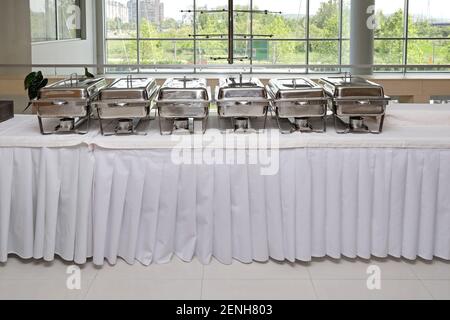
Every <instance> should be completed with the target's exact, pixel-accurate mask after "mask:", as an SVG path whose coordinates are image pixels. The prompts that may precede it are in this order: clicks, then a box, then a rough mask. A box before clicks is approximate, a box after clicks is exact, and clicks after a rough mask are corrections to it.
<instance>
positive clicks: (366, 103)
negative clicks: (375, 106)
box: [357, 100, 370, 105]
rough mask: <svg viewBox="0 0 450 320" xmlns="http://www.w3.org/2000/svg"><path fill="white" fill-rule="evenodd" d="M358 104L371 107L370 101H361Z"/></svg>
mask: <svg viewBox="0 0 450 320" xmlns="http://www.w3.org/2000/svg"><path fill="white" fill-rule="evenodd" d="M357 103H358V104H360V105H369V104H370V101H369V100H360V101H357Z"/></svg>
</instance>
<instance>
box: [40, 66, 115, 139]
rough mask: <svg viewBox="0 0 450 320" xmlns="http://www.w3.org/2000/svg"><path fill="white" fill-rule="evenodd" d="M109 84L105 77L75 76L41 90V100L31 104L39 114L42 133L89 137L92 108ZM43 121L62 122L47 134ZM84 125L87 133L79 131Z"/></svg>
mask: <svg viewBox="0 0 450 320" xmlns="http://www.w3.org/2000/svg"><path fill="white" fill-rule="evenodd" d="M106 85H107V84H106V80H105V79H104V78H98V79H87V78H79V77H78V76H77V75H76V74H75V75H71V76H70V78H69V79H65V80H62V81H58V82H56V83H54V84H52V85H49V86H47V87H45V88H42V89H41V90H40V91H39V96H38V99H37V100H34V101H32V103H33V106H34V107H35V108H36V111H37V116H38V120H39V128H40V130H41V133H42V134H44V135H47V134H66V133H77V134H86V133H87V132H88V131H89V124H90V119H91V105H92V103H93V101H94V100H95V99H97V97H98V95H99V92H100V91H101V90H102V89H103V88H105V87H106ZM43 119H54V120H56V121H59V124H58V125H57V126H56V127H54V129H53V130H52V131H46V130H45V129H44V122H43ZM84 124H85V125H86V128H85V130H80V127H81V126H82V125H84Z"/></svg>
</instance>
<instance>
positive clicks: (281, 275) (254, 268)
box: [204, 260, 309, 279]
mask: <svg viewBox="0 0 450 320" xmlns="http://www.w3.org/2000/svg"><path fill="white" fill-rule="evenodd" d="M204 274H205V276H204V278H205V279H309V273H308V266H307V265H306V264H300V263H288V262H276V261H272V260H271V261H269V262H266V263H258V262H254V263H251V264H244V263H241V262H237V261H234V262H233V264H232V265H224V264H221V263H220V262H218V261H216V260H213V261H212V262H211V264H210V265H207V266H205V273H204Z"/></svg>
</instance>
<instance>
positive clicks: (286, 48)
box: [253, 40, 306, 65]
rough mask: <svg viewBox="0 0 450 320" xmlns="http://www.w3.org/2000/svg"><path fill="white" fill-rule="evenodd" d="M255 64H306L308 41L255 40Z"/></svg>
mask: <svg viewBox="0 0 450 320" xmlns="http://www.w3.org/2000/svg"><path fill="white" fill-rule="evenodd" d="M253 63H254V64H302V65H303V64H306V41H267V40H254V42H253Z"/></svg>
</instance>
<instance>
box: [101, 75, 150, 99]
mask: <svg viewBox="0 0 450 320" xmlns="http://www.w3.org/2000/svg"><path fill="white" fill-rule="evenodd" d="M156 89H157V85H156V81H155V80H154V79H152V78H131V79H130V78H128V79H127V78H121V79H117V80H116V81H114V82H113V83H112V84H110V85H109V86H108V87H107V88H105V89H103V90H102V92H101V94H100V100H129V99H133V100H139V99H141V100H142V99H143V100H147V99H150V96H151V95H152V93H154V92H155V91H156Z"/></svg>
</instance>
